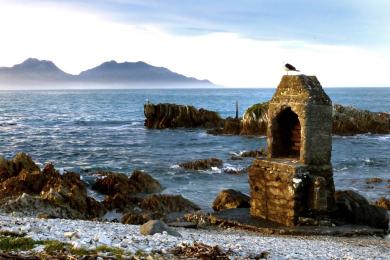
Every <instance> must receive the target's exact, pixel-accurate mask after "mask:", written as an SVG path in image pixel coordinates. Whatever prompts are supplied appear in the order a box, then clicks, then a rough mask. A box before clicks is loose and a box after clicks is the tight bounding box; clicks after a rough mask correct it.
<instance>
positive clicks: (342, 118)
mask: <svg viewBox="0 0 390 260" xmlns="http://www.w3.org/2000/svg"><path fill="white" fill-rule="evenodd" d="M268 120H269V118H268V102H264V103H258V104H254V105H253V106H251V107H249V108H248V109H247V110H246V111H245V113H244V115H243V118H242V120H241V124H240V130H239V131H230V134H240V135H255V136H259V135H266V131H267V125H268ZM208 133H209V134H215V135H221V134H225V133H226V130H225V128H224V127H222V128H216V129H212V130H209V131H208ZM362 133H377V134H388V133H390V114H389V113H384V112H370V111H366V110H360V109H357V108H353V107H350V106H342V105H338V104H335V105H334V106H333V134H337V135H354V134H362Z"/></svg>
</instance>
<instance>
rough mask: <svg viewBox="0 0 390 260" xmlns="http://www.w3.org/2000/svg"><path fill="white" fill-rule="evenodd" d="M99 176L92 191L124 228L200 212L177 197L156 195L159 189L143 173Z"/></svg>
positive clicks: (180, 197)
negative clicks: (118, 214)
mask: <svg viewBox="0 0 390 260" xmlns="http://www.w3.org/2000/svg"><path fill="white" fill-rule="evenodd" d="M102 175H103V176H102V177H101V178H99V179H97V180H96V183H95V184H94V185H93V187H92V188H93V189H95V190H96V191H99V192H101V193H103V194H105V195H106V197H105V198H104V201H103V204H104V206H105V207H106V208H107V209H109V210H116V211H119V212H122V213H123V214H124V215H123V217H122V223H124V224H143V223H145V222H147V221H149V220H152V219H161V218H164V217H166V216H168V215H169V214H171V213H173V212H181V213H188V212H193V211H196V210H199V209H200V208H199V207H198V206H197V205H195V204H194V203H192V202H191V201H189V200H187V199H185V198H183V197H182V196H180V195H168V194H156V193H158V192H160V191H162V189H163V188H162V186H161V184H160V183H159V182H158V181H157V180H155V179H154V178H153V177H152V176H150V175H149V174H147V173H145V172H142V171H134V172H133V174H132V175H131V176H130V178H129V177H127V176H126V175H124V174H121V173H104V174H102ZM152 193H154V194H152Z"/></svg>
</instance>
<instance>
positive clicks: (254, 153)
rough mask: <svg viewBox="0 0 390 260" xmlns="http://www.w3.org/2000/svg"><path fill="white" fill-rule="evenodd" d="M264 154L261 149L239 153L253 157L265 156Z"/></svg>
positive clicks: (242, 155)
mask: <svg viewBox="0 0 390 260" xmlns="http://www.w3.org/2000/svg"><path fill="white" fill-rule="evenodd" d="M266 155H267V154H266V152H265V151H264V150H263V149H262V150H255V151H244V152H242V153H241V154H240V156H241V157H253V158H257V157H261V156H266Z"/></svg>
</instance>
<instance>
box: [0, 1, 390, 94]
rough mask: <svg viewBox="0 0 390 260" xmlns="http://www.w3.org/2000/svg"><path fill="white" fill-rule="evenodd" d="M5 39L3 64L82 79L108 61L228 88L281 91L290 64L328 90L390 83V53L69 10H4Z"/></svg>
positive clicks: (0, 28)
mask: <svg viewBox="0 0 390 260" xmlns="http://www.w3.org/2000/svg"><path fill="white" fill-rule="evenodd" d="M0 35H1V40H0V57H1V61H0V63H1V64H0V65H2V66H10V65H13V64H15V63H19V62H21V61H22V60H24V59H26V58H27V57H36V58H40V59H49V60H52V61H54V62H55V63H56V64H57V65H58V66H59V67H60V68H61V69H63V70H65V71H66V72H70V73H75V74H76V73H79V72H80V71H82V70H85V69H88V68H91V67H94V66H96V65H98V64H100V63H101V62H104V61H107V60H112V59H115V60H117V61H138V60H142V61H145V62H148V63H151V64H153V65H156V66H164V67H167V68H170V69H171V70H173V71H176V72H179V73H182V74H185V75H187V76H194V77H197V78H200V79H205V78H207V79H209V80H211V81H213V82H214V83H217V84H221V85H225V86H236V87H240V86H243V87H247V86H264V87H273V86H276V85H277V84H278V81H279V79H280V76H281V75H282V74H283V73H284V72H283V70H282V66H283V61H288V62H291V63H292V64H294V65H295V66H297V67H298V68H300V69H301V70H302V71H303V72H304V73H307V74H315V75H317V76H318V78H319V80H320V81H321V82H322V83H323V85H324V86H376V85H386V84H389V83H390V81H389V79H388V78H387V75H386V74H387V68H389V67H390V59H389V57H390V55H389V52H388V50H381V52H379V51H378V52H377V51H376V50H365V49H362V48H358V47H352V46H331V45H319V44H310V43H306V42H301V41H290V42H282V41H258V40H254V39H248V38H243V37H240V36H239V35H236V34H232V33H210V34H206V35H201V36H177V35H173V34H170V33H168V32H165V31H163V30H162V29H160V28H159V27H158V26H155V25H145V26H136V25H131V24H125V23H118V22H113V21H111V20H108V19H105V18H104V16H100V15H99V14H93V13H89V12H88V13H87V12H85V11H81V10H77V9H69V8H67V7H65V6H54V5H30V6H25V5H16V4H9V3H8V4H1V8H0ZM389 85H390V84H389Z"/></svg>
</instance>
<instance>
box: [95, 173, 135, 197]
mask: <svg viewBox="0 0 390 260" xmlns="http://www.w3.org/2000/svg"><path fill="white" fill-rule="evenodd" d="M92 189H94V190H96V191H98V192H100V193H103V194H105V195H115V194H116V193H125V194H135V193H136V192H137V189H136V187H134V185H133V184H132V183H130V182H129V178H128V176H126V175H125V174H122V173H114V172H110V173H105V175H103V177H101V178H98V179H97V180H96V182H95V184H93V186H92Z"/></svg>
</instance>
